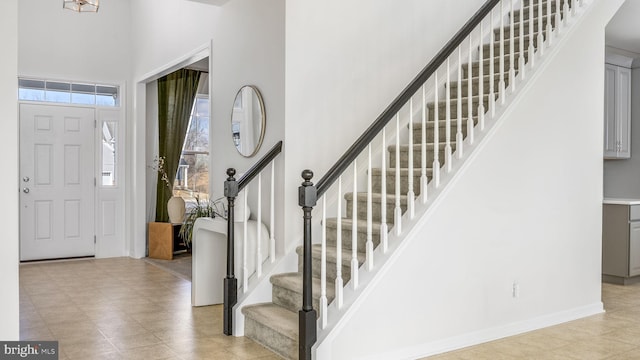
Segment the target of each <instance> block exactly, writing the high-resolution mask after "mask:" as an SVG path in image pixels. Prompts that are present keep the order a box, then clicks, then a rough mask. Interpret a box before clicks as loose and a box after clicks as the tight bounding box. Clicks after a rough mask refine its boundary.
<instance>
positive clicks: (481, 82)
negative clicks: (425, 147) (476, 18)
mask: <svg viewBox="0 0 640 360" xmlns="http://www.w3.org/2000/svg"><path fill="white" fill-rule="evenodd" d="M491 31H493V29H491ZM483 37H484V20H482V21H480V46H479V48H480V54H479V58H480V61H482V62H484V49H483V42H482V39H483ZM489 61H493V60H491V59H489ZM436 75H437V74H436ZM489 81H490V82H491V81H492V80H491V79H490V80H489ZM478 99H480V101H478V123H479V124H480V130H481V131H482V130H484V113H485V111H484V66H480V67H479V68H478Z"/></svg>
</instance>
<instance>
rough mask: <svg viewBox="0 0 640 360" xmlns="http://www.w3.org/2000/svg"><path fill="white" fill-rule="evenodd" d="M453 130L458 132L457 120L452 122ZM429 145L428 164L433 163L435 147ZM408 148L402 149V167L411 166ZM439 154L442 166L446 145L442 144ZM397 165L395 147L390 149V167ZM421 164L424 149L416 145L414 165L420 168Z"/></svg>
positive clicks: (453, 143)
mask: <svg viewBox="0 0 640 360" xmlns="http://www.w3.org/2000/svg"><path fill="white" fill-rule="evenodd" d="M451 132H452V133H455V132H456V127H455V122H454V121H452V122H451ZM442 135H443V136H442V137H443V138H444V133H442ZM450 143H451V148H452V149H451V152H452V153H453V152H455V141H451V142H450ZM441 144H442V145H444V140H443V142H441ZM427 146H428V150H427V164H432V163H433V147H432V146H431V145H427ZM405 149H406V148H402V149H401V150H400V167H401V168H406V167H408V166H409V151H408V150H405ZM438 156H439V161H440V166H442V165H443V164H444V146H440V151H439V153H438ZM395 166H396V152H395V149H392V150H389V167H390V168H392V169H393V168H395ZM420 166H422V150H421V147H420V146H416V147H414V150H413V167H414V168H420Z"/></svg>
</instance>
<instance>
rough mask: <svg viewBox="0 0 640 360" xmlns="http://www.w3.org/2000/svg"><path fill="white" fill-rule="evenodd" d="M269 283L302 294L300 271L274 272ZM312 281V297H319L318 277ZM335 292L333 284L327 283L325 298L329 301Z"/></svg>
mask: <svg viewBox="0 0 640 360" xmlns="http://www.w3.org/2000/svg"><path fill="white" fill-rule="evenodd" d="M270 280H271V284H273V285H275V286H279V287H281V288H283V289H287V290H290V291H293V292H296V293H299V294H302V273H301V272H292V273H283V274H275V275H272V276H271V278H270ZM312 281H313V291H312V293H313V298H314V299H318V298H320V279H318V278H312ZM334 294H335V289H334V287H333V286H329V285H328V284H327V299H329V302H330V301H331V300H332V299H333V297H334ZM300 307H302V303H300Z"/></svg>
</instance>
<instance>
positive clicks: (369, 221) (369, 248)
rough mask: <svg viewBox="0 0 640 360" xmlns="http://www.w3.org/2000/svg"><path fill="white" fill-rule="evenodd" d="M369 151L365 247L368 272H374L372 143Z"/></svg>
mask: <svg viewBox="0 0 640 360" xmlns="http://www.w3.org/2000/svg"><path fill="white" fill-rule="evenodd" d="M368 150H369V167H368V172H367V244H366V247H365V250H366V255H367V270H369V271H371V270H373V180H372V176H371V171H372V167H371V143H369V146H368Z"/></svg>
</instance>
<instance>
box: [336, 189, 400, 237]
mask: <svg viewBox="0 0 640 360" xmlns="http://www.w3.org/2000/svg"><path fill="white" fill-rule="evenodd" d="M352 206H353V202H352V201H351V200H348V201H347V214H351V213H352V211H353V208H352ZM371 208H372V211H371V214H372V218H373V221H375V222H381V221H382V216H381V209H382V206H381V204H380V203H379V202H373V203H372V204H371ZM400 208H401V209H402V212H403V213H404V212H405V210H406V209H407V204H406V203H402V204H401V205H400ZM394 210H395V201H394V200H393V199H391V198H387V224H388V226H389V228H391V226H392V224H393V223H394V214H393V213H394ZM358 219H360V220H367V200H366V199H359V200H358ZM348 239H349V241H350V240H351V237H349V238H348ZM343 242H344V238H343ZM358 248H360V247H358Z"/></svg>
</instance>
